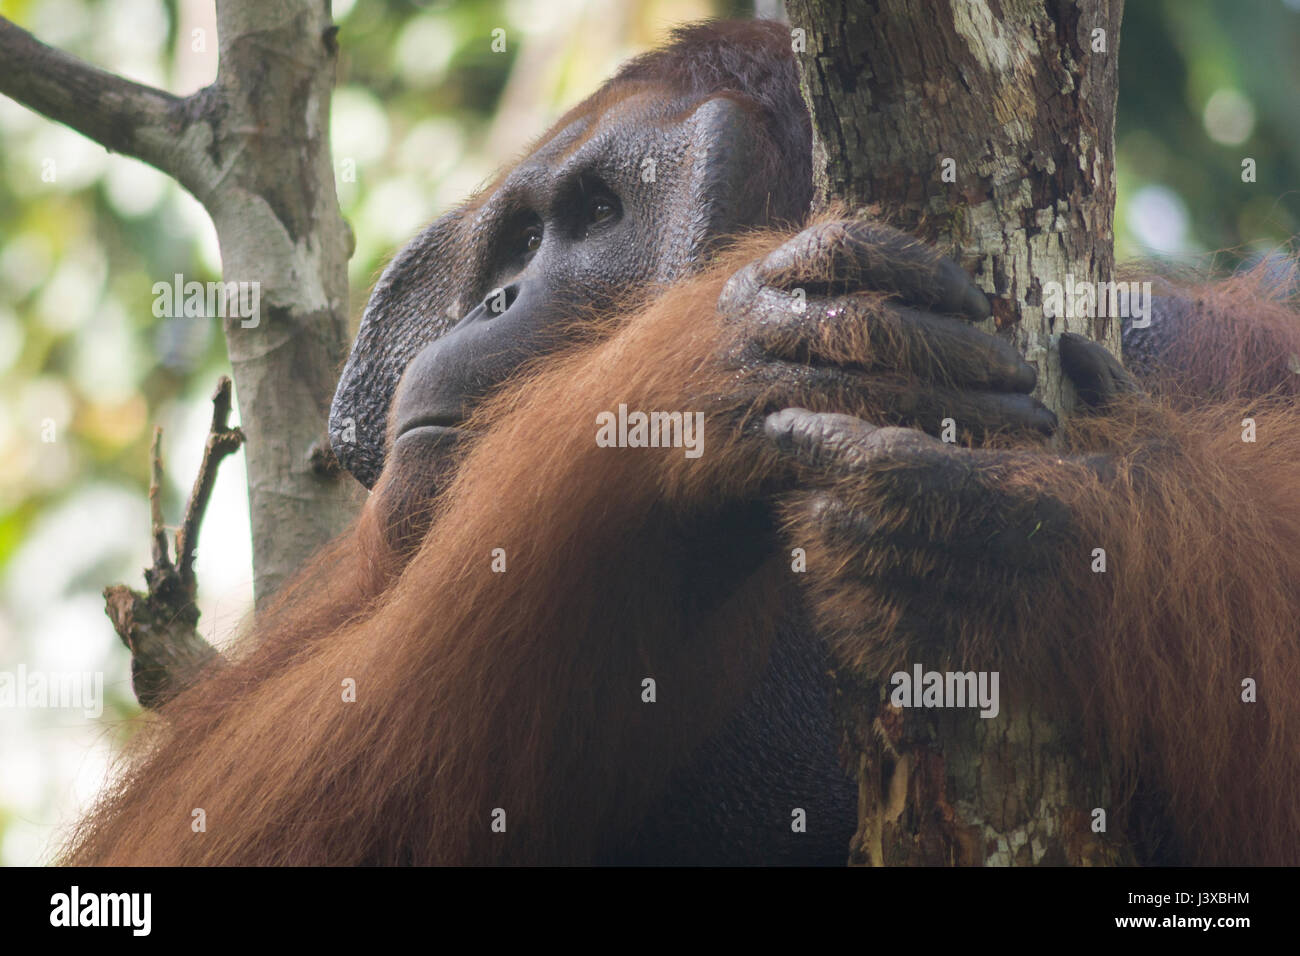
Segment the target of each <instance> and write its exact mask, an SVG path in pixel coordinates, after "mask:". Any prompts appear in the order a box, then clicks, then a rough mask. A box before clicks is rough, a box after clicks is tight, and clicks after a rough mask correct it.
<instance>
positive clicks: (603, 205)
mask: <svg viewBox="0 0 1300 956" xmlns="http://www.w3.org/2000/svg"><path fill="white" fill-rule="evenodd" d="M617 211H618V210H616V209H615V208H614V204H613V203H612V202H610V201H609V200H608V199H593V200H592V201H591V207H590V208H589V209H588V211H587V221H588V222H591V223H593V224H594V223H598V222H604V221H605V220H606V219H612V218H613V217H614V215H615V213H616V212H617Z"/></svg>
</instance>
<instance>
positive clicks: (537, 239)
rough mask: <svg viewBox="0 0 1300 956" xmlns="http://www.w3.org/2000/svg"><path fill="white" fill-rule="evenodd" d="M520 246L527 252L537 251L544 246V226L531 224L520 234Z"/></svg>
mask: <svg viewBox="0 0 1300 956" xmlns="http://www.w3.org/2000/svg"><path fill="white" fill-rule="evenodd" d="M520 246H522V248H523V250H524V252H525V253H529V252H536V251H537V250H538V249H540V248H541V247H542V227H541V226H529V227H528V228H527V229H525V230H524V231H523V234H522V235H521V236H520Z"/></svg>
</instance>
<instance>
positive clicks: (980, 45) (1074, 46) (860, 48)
mask: <svg viewBox="0 0 1300 956" xmlns="http://www.w3.org/2000/svg"><path fill="white" fill-rule="evenodd" d="M787 7H788V10H789V14H790V20H791V25H792V31H793V32H792V42H793V43H794V44H795V49H796V52H797V59H798V61H799V65H800V70H801V74H802V80H803V86H804V93H805V96H806V98H807V100H808V103H809V106H810V108H811V110H812V113H813V131H814V157H813V166H814V174H815V176H816V186H817V197H818V202H819V203H821V204H823V205H824V204H826V203H828V202H830V201H832V200H841V201H844V202H846V203H847V204H848V205H849V206H850V207H852V208H855V209H866V210H869V211H871V212H874V213H876V214H879V215H884V216H885V217H886V218H887V219H888V220H889V221H890V222H892V223H893V224H894V225H897V226H899V227H900V228H903V229H906V230H909V231H912V232H914V233H916V234H918V235H921V236H923V237H925V238H927V239H929V240H931V241H934V242H937V243H939V244H940V245H941V246H943V247H945V248H946V250H947V251H949V252H950V254H951V255H952V256H953V257H954V258H955V259H956V260H957V261H958V262H960V263H961V264H962V265H963V266H965V267H966V268H967V269H968V270H969V271H970V272H971V273H972V275H974V276H975V277H976V280H977V281H978V282H979V284H980V285H981V286H982V287H983V288H984V289H985V291H986V292H988V293H989V295H990V298H991V300H992V301H993V303H994V318H993V319H992V320H990V331H992V330H993V328H996V329H997V331H998V333H999V334H1001V335H1005V336H1008V337H1010V338H1011V339H1012V340H1014V342H1015V343H1016V344H1017V346H1018V347H1019V348H1020V350H1021V352H1022V354H1024V355H1025V356H1026V358H1027V360H1029V361H1030V362H1032V363H1033V364H1034V365H1035V366H1036V367H1037V369H1038V373H1039V377H1038V382H1039V384H1038V389H1037V391H1036V394H1037V396H1038V397H1039V398H1040V399H1041V400H1042V401H1043V402H1044V403H1045V404H1047V405H1048V406H1049V407H1051V408H1052V409H1053V410H1055V411H1057V413H1058V414H1061V415H1064V414H1065V413H1067V412H1068V410H1069V408H1070V407H1071V405H1072V403H1073V390H1072V388H1071V386H1070V385H1069V383H1068V381H1067V380H1066V379H1065V378H1064V376H1063V375H1062V373H1061V369H1060V362H1059V354H1058V351H1057V342H1058V339H1059V335H1060V333H1061V332H1063V331H1071V332H1077V333H1079V334H1083V335H1087V336H1089V337H1090V338H1093V339H1094V340H1098V341H1102V342H1104V343H1105V344H1107V345H1108V346H1109V347H1110V348H1111V349H1112V350H1113V351H1114V352H1115V353H1116V354H1118V352H1119V331H1120V328H1119V322H1118V321H1112V320H1110V319H1102V318H1092V317H1089V316H1079V317H1070V318H1065V317H1062V316H1048V315H1047V314H1045V310H1044V286H1045V283H1048V282H1059V283H1062V284H1064V283H1066V282H1067V281H1069V280H1067V276H1069V277H1072V278H1073V282H1075V283H1085V282H1087V283H1091V282H1095V281H1098V280H1105V281H1110V280H1112V279H1113V278H1114V276H1113V274H1112V273H1113V268H1114V248H1113V235H1112V229H1111V226H1112V218H1113V213H1114V203H1115V177H1114V117H1115V100H1116V93H1117V75H1118V74H1117V52H1118V44H1119V26H1120V19H1121V16H1122V12H1123V10H1122V8H1123V0H1055V2H1047V3H1042V2H1030V0H1010V2H1004V3H1001V4H996V5H994V4H987V3H985V2H982V0H788V2H787ZM800 31H802V32H800ZM801 44H802V45H803V50H802V52H800V45H801ZM1031 599H1032V596H1031ZM1050 629H1051V624H1050V622H1044V633H1045V634H1047V633H1048V632H1050ZM840 678H841V682H842V683H843V684H844V685H845V686H846V687H850V688H852V689H851V690H850V691H849V693H848V694H846V695H845V698H846V701H845V705H844V707H843V725H844V728H845V732H846V740H847V741H848V745H849V748H850V750H851V751H853V752H854V753H855V754H856V761H857V771H858V775H859V800H860V802H859V810H860V820H859V830H858V833H857V835H856V836H855V838H854V842H853V847H852V853H851V859H852V861H853V862H857V863H866V864H874V865H909V864H912V865H915V864H931V865H933V864H977V865H979V864H982V865H997V864H1017V865H1018V864H1076V865H1078V864H1106V863H1118V862H1127V861H1129V860H1131V852H1130V849H1129V847H1128V846H1127V844H1126V842H1125V840H1124V838H1123V836H1122V835H1119V834H1114V833H1096V832H1093V821H1094V820H1095V819H1096V818H1095V815H1094V811H1095V810H1096V809H1102V810H1108V809H1109V808H1111V807H1112V806H1113V803H1114V798H1115V794H1112V793H1110V788H1109V787H1108V784H1107V774H1106V772H1105V768H1104V767H1103V766H1099V765H1098V764H1097V763H1096V762H1095V758H1094V760H1089V759H1088V758H1086V757H1085V756H1084V754H1083V750H1082V747H1081V744H1080V741H1079V740H1078V738H1077V737H1076V735H1075V734H1073V733H1072V732H1071V729H1070V728H1068V727H1062V726H1059V725H1054V724H1052V723H1051V722H1049V721H1047V720H1046V719H1045V718H1044V717H1043V715H1042V714H1040V713H1037V712H1035V711H1034V710H1033V709H1031V708H1029V707H1026V706H1024V705H1023V704H1017V703H1016V702H1015V701H1014V700H1012V701H1010V703H1009V704H1008V703H1007V702H1006V700H1005V698H1004V704H1003V711H1002V716H1001V717H1000V719H996V720H981V719H978V718H975V719H972V717H971V713H972V712H971V711H969V710H943V709H925V710H922V709H917V710H906V711H903V710H899V709H896V708H892V707H890V706H888V704H887V703H886V702H885V694H884V689H883V688H882V687H880V686H879V685H877V684H874V683H872V682H870V681H866V682H864V681H863V680H862V677H861V675H853V674H841V675H840Z"/></svg>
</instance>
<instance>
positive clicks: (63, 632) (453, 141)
mask: <svg viewBox="0 0 1300 956" xmlns="http://www.w3.org/2000/svg"><path fill="white" fill-rule="evenodd" d="M751 10H752V3H749V2H743V3H738V2H722V0H334V16H335V20H336V21H337V22H338V23H339V24H340V27H341V32H340V36H339V40H340V45H341V59H340V68H339V76H338V87H337V91H336V94H335V97H334V103H333V132H332V135H333V144H334V153H335V173H336V179H337V180H338V192H339V200H340V202H341V204H342V207H343V213H344V215H345V216H346V217H347V219H348V220H349V222H350V223H351V224H352V227H353V230H354V231H355V233H356V237H357V250H356V254H355V255H354V256H353V258H352V261H351V264H350V282H351V296H352V305H353V309H352V314H353V316H354V321H355V317H357V316H359V315H360V310H361V306H362V304H363V303H364V301H365V298H366V295H367V292H368V290H369V287H370V285H371V283H372V282H373V281H374V279H375V278H376V277H377V276H378V273H379V270H380V269H381V268H382V266H383V265H384V263H385V262H386V261H387V258H388V257H389V256H391V255H392V253H393V252H395V251H396V249H397V248H398V247H400V246H401V245H402V244H403V243H404V242H405V241H406V240H407V239H408V238H410V237H411V236H412V235H413V234H414V233H415V232H416V231H418V229H419V228H420V227H421V226H422V225H424V224H425V223H427V222H428V221H429V220H431V219H433V218H434V217H435V216H437V215H438V214H440V213H441V212H442V211H444V210H445V209H446V208H447V207H448V206H450V205H452V204H454V203H455V202H457V201H459V200H460V199H462V198H464V197H465V196H466V195H467V194H468V193H469V192H471V191H472V190H473V189H474V188H475V187H476V186H478V185H479V184H480V183H482V182H483V181H484V180H485V179H486V178H487V177H488V176H489V175H490V174H491V173H492V171H493V170H494V169H495V168H496V167H497V165H499V164H501V163H505V162H508V161H509V160H510V159H511V158H513V157H514V156H516V155H518V154H519V152H520V151H521V150H522V149H523V148H524V147H525V146H526V145H527V143H528V141H529V140H530V139H531V138H532V137H533V136H535V135H537V134H538V133H540V132H541V131H542V130H544V129H545V128H546V127H547V126H548V125H549V124H550V122H551V121H552V120H553V119H555V118H556V117H557V116H558V115H559V114H560V113H561V112H563V110H564V108H566V107H567V106H570V105H572V104H573V103H574V102H576V101H577V100H579V99H581V98H582V97H583V96H585V95H587V94H588V93H589V92H591V90H592V89H594V88H595V87H596V86H597V85H598V84H599V82H600V81H601V80H602V79H603V78H604V77H606V76H607V75H608V74H609V73H610V72H611V71H612V70H613V68H614V67H615V66H617V65H618V64H619V63H620V62H621V61H623V60H624V59H626V58H627V57H628V56H630V55H631V54H633V53H636V52H638V51H640V50H642V49H645V48H646V47H648V46H651V45H654V44H655V43H657V42H658V41H660V40H662V39H663V38H664V36H665V35H666V33H667V32H668V30H670V29H671V28H672V26H674V25H676V24H679V23H682V22H685V21H689V20H693V19H699V18H702V17H707V16H728V15H748V14H749V12H750V11H751ZM0 15H3V16H6V17H8V18H10V19H12V20H14V21H15V22H17V23H18V24H19V25H21V26H23V27H24V28H26V29H28V30H30V31H31V32H33V33H34V34H35V35H36V36H37V37H38V38H40V39H41V40H43V41H45V42H47V43H50V44H53V45H55V46H58V47H60V48H62V49H64V50H66V51H68V52H71V53H74V54H76V55H78V56H80V57H83V58H84V59H87V60H89V61H90V62H92V63H95V64H96V65H98V66H101V67H103V68H105V69H109V70H113V71H116V72H118V73H120V74H122V75H124V76H126V77H129V78H131V79H134V80H138V81H141V82H145V83H149V84H152V85H155V86H159V87H162V88H164V89H167V90H170V91H171V92H173V93H177V94H181V95H184V94H188V93H191V92H193V91H194V90H196V89H199V88H200V87H202V86H204V85H206V84H208V83H210V82H211V81H212V80H213V79H214V78H215V76H216V33H215V25H214V17H213V13H212V8H211V0H0ZM497 27H505V28H506V30H507V32H508V36H509V38H510V42H509V44H508V53H507V54H506V55H504V56H503V55H498V54H494V53H492V52H491V51H490V49H489V45H488V43H489V36H490V33H491V31H492V30H493V29H494V28H497ZM196 31H200V32H196ZM200 38H201V40H202V42H201V43H197V42H196V40H198V39H200ZM200 46H201V47H202V49H198V48H196V47H200ZM4 69H5V64H3V63H0V71H3V70H4ZM1116 138H1117V147H1118V176H1119V207H1118V210H1117V215H1116V241H1117V254H1118V257H1119V258H1120V259H1121V260H1123V259H1129V258H1133V257H1137V256H1152V255H1156V256H1160V257H1162V258H1171V259H1174V260H1176V261H1178V262H1181V263H1183V264H1197V263H1201V262H1206V261H1212V262H1213V263H1215V264H1217V265H1220V266H1223V267H1231V266H1233V265H1235V264H1237V263H1238V262H1240V261H1242V260H1253V259H1255V258H1258V257H1260V256H1264V255H1274V254H1277V253H1278V251H1279V250H1285V249H1287V248H1288V244H1289V243H1290V242H1291V241H1292V239H1293V237H1294V236H1295V235H1296V234H1297V232H1300V0H1128V4H1127V12H1126V15H1125V20H1124V28H1123V36H1122V41H1121V56H1120V102H1119V120H1118V129H1117V137H1116ZM1247 157H1249V158H1252V159H1254V160H1255V162H1256V168H1257V181H1256V182H1254V183H1243V182H1242V179H1241V168H1242V161H1243V159H1245V158H1247ZM220 272H221V269H220V259H219V256H218V251H217V244H216V236H215V233H214V231H213V229H212V227H211V225H210V224H209V222H208V219H207V216H206V214H205V213H204V212H203V210H202V209H201V207H200V206H199V205H198V203H197V202H195V201H194V200H193V199H192V198H190V197H189V196H188V194H186V193H184V192H183V191H181V190H180V189H179V188H178V187H176V186H175V185H173V184H172V183H171V182H170V181H169V180H168V179H167V178H166V177H164V176H163V175H162V174H161V173H157V172H155V171H154V170H153V169H151V168H150V167H147V166H145V165H143V164H141V163H139V162H136V161H134V160H130V159H124V158H122V157H120V156H116V155H109V154H107V153H106V152H105V151H104V150H103V149H101V148H100V147H98V146H96V145H93V144H92V143H90V142H89V141H87V140H84V139H82V138H81V137H80V136H78V135H77V134H75V133H73V132H71V131H69V130H67V129H65V128H63V127H61V126H58V125H56V124H54V123H51V122H50V121H48V120H45V119H42V118H40V117H38V116H36V115H34V114H32V113H30V112H28V111H27V110H25V109H24V108H23V107H20V106H18V105H17V104H16V103H14V102H12V101H11V100H8V99H6V98H4V97H0V672H4V671H8V672H13V671H15V669H16V668H17V667H18V666H19V664H20V663H21V664H24V665H25V666H26V667H27V668H28V669H37V668H40V669H44V670H48V671H63V672H67V671H89V670H99V671H103V672H104V674H105V698H106V699H105V707H104V714H103V716H102V717H100V718H99V719H98V720H92V719H90V718H87V717H85V716H84V715H83V714H82V712H81V711H80V710H58V709H40V710H36V709H32V710H27V709H21V708H19V709H0V864H6V865H14V864H28V863H38V862H44V861H45V860H47V859H48V851H49V846H50V843H51V841H52V840H53V839H55V838H56V836H57V834H58V827H59V826H60V825H66V822H67V821H68V820H69V819H70V818H71V817H72V816H74V815H75V814H76V812H77V810H78V808H80V807H83V806H84V805H85V804H86V803H87V802H88V801H89V800H90V799H91V798H92V797H93V796H94V794H95V793H96V791H97V790H98V788H99V787H100V786H101V785H102V782H103V779H104V773H105V770H106V768H107V766H108V761H109V759H110V757H111V754H112V750H113V747H114V745H115V742H116V739H117V737H118V736H119V734H120V731H121V725H122V721H123V719H124V718H126V717H128V716H130V715H131V714H133V713H134V712H135V710H136V705H135V700H134V697H133V695H132V693H131V688H130V680H129V675H128V656H127V652H126V650H125V649H124V648H123V647H122V646H121V645H120V644H119V642H118V639H117V637H116V635H115V634H114V632H113V629H112V627H111V625H110V624H109V621H108V619H107V618H106V617H105V616H104V612H103V599H102V597H101V595H100V592H101V590H102V589H103V588H104V586H105V585H107V584H113V583H119V582H125V583H127V584H130V585H131V586H133V587H140V586H141V585H142V576H141V569H142V568H143V567H144V566H145V565H146V564H148V563H149V554H148V548H149V541H148V527H149V517H148V505H147V501H146V490H147V485H148V460H149V456H148V444H149V440H150V435H151V431H152V427H153V426H154V425H155V424H157V425H161V426H162V428H163V429H164V439H163V455H164V461H165V463H166V466H167V469H168V472H167V477H168V483H167V487H166V488H165V489H164V510H165V514H166V516H167V517H168V519H169V520H172V521H176V520H178V519H179V516H180V513H181V509H182V508H183V504H184V500H185V497H186V495H187V494H188V492H189V486H190V483H191V482H192V481H193V478H194V474H195V472H196V470H197V468H198V463H199V459H200V456H201V453H202V447H203V440H204V436H205V434H206V431H207V425H208V419H209V417H210V414H211V412H210V405H209V397H210V395H211V392H212V389H213V386H214V384H215V382H216V378H217V376H218V375H219V374H222V373H225V372H228V370H229V369H228V365H227V363H226V358H225V349H224V344H223V341H222V338H221V333H220V329H219V327H218V325H217V324H216V323H204V322H195V321H193V320H192V319H158V318H155V317H154V316H153V312H152V302H153V293H152V286H153V283H154V282H155V281H158V280H159V279H167V278H169V277H171V276H172V275H174V274H175V273H183V274H184V275H185V277H186V279H197V280H199V281H207V280H211V279H218V278H220ZM51 438H52V439H53V440H50V439H51ZM248 536H249V529H248V505H247V499H246V496H245V490H244V472H243V459H242V456H239V455H236V456H234V457H232V458H229V459H227V460H226V462H225V464H224V465H223V466H222V469H221V472H220V477H219V478H218V482H217V488H216V492H215V494H214V496H213V501H212V504H211V506H210V508H209V511H208V520H207V522H206V523H205V525H204V527H203V529H202V536H201V539H200V542H199V551H198V555H199V556H198V562H197V573H198V579H199V587H200V590H199V603H200V607H201V610H202V615H203V616H202V619H201V621H200V629H201V631H202V633H203V634H204V635H205V636H206V637H207V638H208V640H210V641H212V642H213V643H215V644H217V645H218V646H221V645H223V644H225V643H226V642H227V641H228V640H229V637H230V635H231V634H232V632H233V631H234V629H235V628H236V627H237V626H238V624H239V622H240V620H241V618H242V617H243V616H244V615H245V614H246V613H247V611H248V609H249V608H250V606H251V596H252V587H251V571H250V567H249V562H250V553H251V549H250V546H249V541H248Z"/></svg>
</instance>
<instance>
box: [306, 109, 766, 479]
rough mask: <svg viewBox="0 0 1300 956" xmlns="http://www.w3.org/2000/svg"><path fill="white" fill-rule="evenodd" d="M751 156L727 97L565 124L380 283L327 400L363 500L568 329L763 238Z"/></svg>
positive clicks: (745, 125) (748, 138)
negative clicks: (728, 241)
mask: <svg viewBox="0 0 1300 956" xmlns="http://www.w3.org/2000/svg"><path fill="white" fill-rule="evenodd" d="M719 144H722V145H721V148H720V146H719ZM764 149H767V150H769V151H770V149H771V146H770V144H767V143H765V142H764V134H763V131H762V129H761V128H759V127H758V126H757V125H756V124H755V123H754V122H753V121H751V119H750V117H749V116H748V115H747V113H746V110H745V109H744V108H743V107H742V106H741V105H738V103H737V102H736V101H735V100H734V99H733V98H731V97H729V96H716V97H711V98H707V99H704V100H702V101H696V102H692V103H685V104H683V103H675V102H670V103H665V102H664V100H663V96H662V93H656V92H646V93H641V94H637V95H633V96H628V97H626V98H622V99H619V100H618V101H617V102H616V103H615V104H613V107H612V108H610V109H608V110H603V111H596V112H592V113H590V114H587V115H579V116H578V117H576V118H574V119H572V120H571V121H570V122H568V123H567V124H564V125H563V126H562V127H561V128H559V129H558V130H557V131H556V132H555V133H554V135H552V136H551V137H550V138H549V139H547V140H546V141H544V142H543V143H542V144H541V145H539V146H538V148H537V149H536V150H535V151H534V152H533V153H532V155H530V156H529V157H528V158H527V159H525V160H524V161H523V162H522V163H520V164H519V165H518V166H516V167H515V168H514V169H513V170H511V171H510V172H509V173H508V174H507V175H505V176H504V177H503V178H502V179H501V180H500V181H499V183H498V184H497V185H495V186H494V187H493V188H492V189H491V190H490V192H488V193H487V194H486V196H484V197H482V198H481V199H479V200H478V201H475V202H471V203H469V204H467V205H465V206H462V207H461V208H459V209H457V210H455V211H453V212H452V213H450V214H448V215H447V216H444V217H443V218H442V219H440V220H438V221H437V222H435V223H434V224H433V225H432V226H430V227H429V228H428V229H427V230H426V231H425V232H424V233H423V234H421V235H420V236H418V237H417V238H416V239H415V240H413V241H412V242H411V243H410V245H408V246H407V247H406V248H405V249H404V250H403V251H402V253H401V254H400V255H398V257H397V258H396V259H394V261H393V263H392V264H391V265H390V266H389V268H388V269H387V270H386V272H385V273H384V275H383V277H382V278H381V279H380V281H379V284H378V285H377V287H376V289H375V291H374V293H373V294H372V297H371V300H370V303H369V304H368V306H367V309H366V313H365V316H364V317H363V319H362V326H361V331H360V333H359V335H358V337H357V342H356V344H355V345H354V347H353V352H352V356H351V358H350V360H349V362H348V366H347V368H346V369H345V370H344V373H343V377H342V380H341V381H340V383H339V388H338V392H337V394H336V396H335V400H334V408H333V410H332V414H331V437H332V439H333V442H334V445H335V450H336V452H337V454H338V456H339V459H340V461H342V462H343V464H344V466H345V467H347V468H348V470H349V471H351V472H352V473H353V474H354V475H356V477H357V478H358V479H359V480H360V481H361V482H362V483H363V484H365V485H366V486H367V487H371V486H373V485H374V482H375V481H376V479H377V478H378V476H379V472H380V470H381V469H382V468H383V466H384V463H385V461H386V459H389V458H391V459H397V460H403V461H406V462H408V463H409V465H410V466H411V467H412V468H425V469H429V468H433V467H434V461H433V458H434V457H436V456H438V455H440V454H442V453H443V452H444V451H445V450H446V449H448V448H449V447H450V446H451V445H452V444H454V441H455V438H456V429H457V428H458V426H459V425H460V423H461V422H463V421H464V419H465V418H466V417H467V415H468V414H469V413H470V411H472V409H473V408H474V407H475V405H476V404H477V403H478V402H479V401H481V400H482V398H483V397H484V396H485V395H486V394H488V393H489V392H491V391H492V390H493V389H494V388H495V387H496V386H498V385H500V384H501V383H502V382H503V381H504V380H505V379H506V378H507V377H508V376H509V375H510V374H511V373H512V372H514V371H515V370H516V369H517V368H518V367H519V366H520V364H521V363H523V362H524V361H525V360H527V359H529V358H531V357H535V356H537V355H541V354H545V353H547V352H548V351H551V350H553V349H555V348H557V347H559V346H560V345H562V344H563V343H564V336H563V334H562V333H563V330H564V328H565V327H566V326H567V324H568V323H569V322H571V321H573V320H574V319H576V318H581V317H584V316H589V315H592V314H594V313H599V312H604V311H608V310H609V309H610V308H611V306H612V305H613V304H614V303H615V302H616V301H617V302H618V303H620V304H622V305H623V306H624V307H626V305H627V304H628V303H629V302H631V301H635V299H636V298H637V296H638V295H639V294H644V293H645V292H646V291H648V290H649V289H650V288H652V287H653V286H654V285H655V284H658V283H668V282H671V281H673V280H674V279H676V278H679V277H681V276H683V275H686V274H688V273H689V272H690V271H692V270H693V269H694V268H695V267H697V266H698V265H699V263H700V262H701V261H702V260H703V258H704V256H705V254H706V252H707V249H708V246H709V244H710V242H711V241H713V240H714V239H716V238H717V237H719V236H723V235H727V234H729V233H733V232H736V231H737V230H740V229H743V228H745V227H747V226H754V225H759V224H762V223H763V222H765V221H766V220H765V217H766V215H767V214H768V210H769V208H770V206H769V202H768V195H767V192H766V191H765V190H762V189H752V188H748V186H750V185H752V184H753V182H754V181H755V178H756V177H758V176H760V175H761V173H760V170H759V168H758V161H759V158H760V157H761V156H763V155H764V152H763V150H764ZM399 377H400V387H399V386H398V382H399ZM390 404H391V406H392V408H391V415H390V414H389V412H390ZM386 426H387V427H386ZM389 436H391V444H390V445H388V447H387V449H386V444H387V442H386V439H388V438H389Z"/></svg>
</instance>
